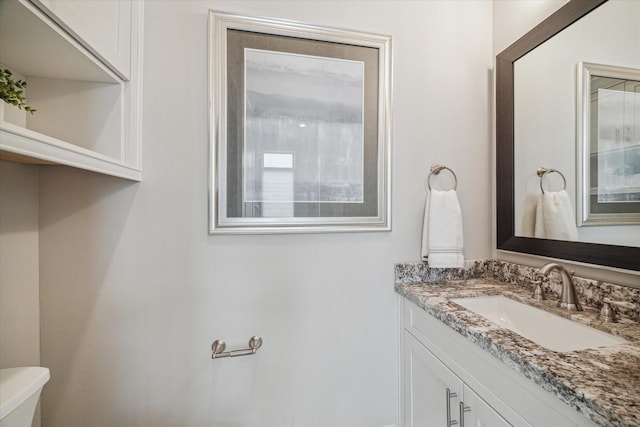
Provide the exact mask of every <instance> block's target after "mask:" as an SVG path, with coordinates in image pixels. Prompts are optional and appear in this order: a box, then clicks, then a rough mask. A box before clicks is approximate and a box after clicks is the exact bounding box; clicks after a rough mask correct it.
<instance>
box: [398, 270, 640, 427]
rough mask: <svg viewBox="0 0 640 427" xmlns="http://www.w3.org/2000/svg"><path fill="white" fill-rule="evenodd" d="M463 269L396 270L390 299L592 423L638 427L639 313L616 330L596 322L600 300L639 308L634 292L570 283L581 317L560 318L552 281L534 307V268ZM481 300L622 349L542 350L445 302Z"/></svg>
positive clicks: (624, 319) (639, 298)
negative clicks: (614, 341)
mask: <svg viewBox="0 0 640 427" xmlns="http://www.w3.org/2000/svg"><path fill="white" fill-rule="evenodd" d="M465 267H466V268H464V269H451V270H449V269H446V270H436V269H429V268H428V267H427V266H426V265H425V264H422V263H410V264H398V265H396V284H395V289H396V292H398V293H399V294H401V295H403V296H404V297H406V298H408V299H409V300H411V301H413V302H414V303H416V304H417V305H418V306H419V307H421V308H422V309H424V310H425V311H426V312H428V313H429V314H431V315H433V316H434V317H436V318H437V319H439V320H441V321H442V322H443V323H445V324H446V325H448V326H450V327H451V328H452V333H459V334H461V335H463V336H464V337H466V338H467V339H468V340H470V341H471V342H473V343H475V344H476V345H478V346H480V347H481V348H483V349H485V350H486V351H488V352H489V353H491V354H492V355H493V356H494V357H496V358H498V359H499V360H501V361H503V362H504V363H505V364H506V365H508V366H510V367H512V368H513V369H515V370H516V371H519V372H520V373H522V374H523V375H524V376H525V377H527V378H529V379H531V380H533V381H534V382H535V383H536V384H538V385H539V386H540V387H542V388H543V389H545V390H547V391H550V392H551V393H553V394H554V395H556V396H557V397H558V398H559V399H561V400H562V401H564V402H565V403H567V404H568V405H570V406H572V407H573V408H575V409H576V410H578V411H579V412H582V413H583V414H585V416H587V417H588V418H590V419H592V420H593V421H595V422H596V423H598V424H600V425H602V426H640V324H639V323H638V321H637V317H636V316H637V311H638V310H637V309H635V310H631V311H629V312H628V313H626V314H624V315H623V316H622V317H621V319H620V321H619V322H618V323H603V322H601V321H599V320H597V318H596V317H597V314H598V307H599V306H600V305H601V300H602V298H603V297H604V296H607V297H613V298H615V299H618V300H622V299H623V298H624V300H625V301H630V302H634V303H636V304H638V302H640V290H638V289H633V288H624V287H620V286H617V285H612V284H606V283H601V282H593V283H592V281H589V280H588V279H580V278H576V280H575V283H576V289H577V291H578V295H579V299H580V301H581V303H582V304H583V306H584V311H582V312H567V311H564V310H561V309H559V308H557V307H556V301H557V297H556V295H557V292H554V289H556V288H557V289H558V290H559V286H560V285H559V283H557V282H559V278H558V277H554V276H553V275H552V276H551V278H550V279H544V282H543V283H544V284H543V287H544V288H545V290H546V291H547V298H548V299H547V300H545V301H536V300H534V299H532V298H531V287H532V286H533V283H534V281H535V280H538V279H539V276H538V275H537V273H536V270H535V269H531V268H528V267H522V266H517V265H515V264H510V263H505V262H501V261H476V262H471V263H468V265H466V266H465ZM514 273H515V274H514ZM618 288H621V289H618ZM480 295H504V296H507V297H509V298H513V299H515V300H517V301H520V302H523V303H526V304H529V305H532V306H536V307H539V308H542V309H544V310H547V311H550V312H554V313H556V314H559V315H561V316H564V317H568V318H571V319H572V320H575V321H577V322H581V323H584V324H587V325H590V326H592V327H594V328H597V329H600V330H603V331H606V332H609V333H612V334H614V335H618V336H621V337H623V338H624V339H626V340H627V341H628V342H627V343H625V344H620V345H615V346H611V347H606V348H598V349H588V350H579V351H572V352H565V353H560V352H555V351H552V350H548V349H546V348H544V347H541V346H540V345H538V344H536V343H534V342H533V341H530V340H528V339H526V338H524V337H522V336H520V335H518V334H516V333H514V332H512V331H509V330H508V329H504V328H502V327H500V326H498V325H497V324H495V323H492V322H490V321H489V320H486V319H485V318H483V317H482V316H480V315H478V314H475V313H473V312H471V311H468V310H466V309H464V308H463V307H461V306H459V305H457V304H455V303H454V302H451V301H449V299H450V298H462V297H473V296H480ZM622 297H623V298H622ZM454 331H455V332H454Z"/></svg>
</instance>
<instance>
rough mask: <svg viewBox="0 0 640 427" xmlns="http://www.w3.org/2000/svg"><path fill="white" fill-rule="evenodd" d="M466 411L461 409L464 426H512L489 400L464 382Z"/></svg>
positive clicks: (460, 414)
mask: <svg viewBox="0 0 640 427" xmlns="http://www.w3.org/2000/svg"><path fill="white" fill-rule="evenodd" d="M463 397H464V408H465V410H464V413H462V408H460V407H459V408H458V409H459V416H460V417H464V420H463V422H462V423H461V426H464V427H506V426H511V424H510V423H508V422H507V421H506V420H505V419H504V418H502V417H501V416H500V414H498V413H497V412H496V411H495V410H494V409H493V408H492V407H491V406H489V404H488V403H487V402H485V401H484V400H482V398H481V397H480V396H478V395H477V394H476V393H475V392H474V391H473V390H471V389H470V388H469V387H468V386H467V385H466V384H464V394H463Z"/></svg>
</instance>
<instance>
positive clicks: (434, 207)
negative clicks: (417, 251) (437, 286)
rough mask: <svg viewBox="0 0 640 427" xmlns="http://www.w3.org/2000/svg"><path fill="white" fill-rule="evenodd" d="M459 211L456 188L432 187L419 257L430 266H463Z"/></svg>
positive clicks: (427, 201)
mask: <svg viewBox="0 0 640 427" xmlns="http://www.w3.org/2000/svg"><path fill="white" fill-rule="evenodd" d="M462 249H463V237H462V212H461V210H460V203H459V202H458V196H457V194H456V191H455V190H448V191H440V190H431V191H430V192H429V193H428V194H427V199H426V202H425V213H424V223H423V225H422V259H423V260H427V261H428V262H429V267H432V268H462V267H464V254H463V250H462Z"/></svg>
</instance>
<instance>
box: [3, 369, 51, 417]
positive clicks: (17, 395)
mask: <svg viewBox="0 0 640 427" xmlns="http://www.w3.org/2000/svg"><path fill="white" fill-rule="evenodd" d="M49 378H50V375H49V369H47V368H41V367H39V366H29V367H22V368H7V369H0V419H3V418H4V417H6V416H7V415H9V414H10V413H11V412H12V411H13V410H14V409H16V408H17V407H18V406H20V405H21V404H22V402H24V401H25V400H27V399H28V398H29V397H30V396H31V395H32V394H33V393H35V392H37V391H38V390H40V389H41V388H42V386H43V385H45V383H46V382H47V381H49Z"/></svg>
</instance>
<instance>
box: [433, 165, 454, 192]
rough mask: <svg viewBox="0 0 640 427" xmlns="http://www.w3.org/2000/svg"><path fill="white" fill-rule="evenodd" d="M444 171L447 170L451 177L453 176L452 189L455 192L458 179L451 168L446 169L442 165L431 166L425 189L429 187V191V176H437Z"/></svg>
mask: <svg viewBox="0 0 640 427" xmlns="http://www.w3.org/2000/svg"><path fill="white" fill-rule="evenodd" d="M444 169H446V170H448V171H449V172H451V175H453V189H454V190H455V189H457V188H458V177H457V176H456V174H455V172H454V171H453V170H452V169H451V168H448V167H446V166H444V165H431V172H430V173H429V177H428V178H427V187H429V190H431V176H432V175H438V174H439V173H440V172H442V170H444Z"/></svg>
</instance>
